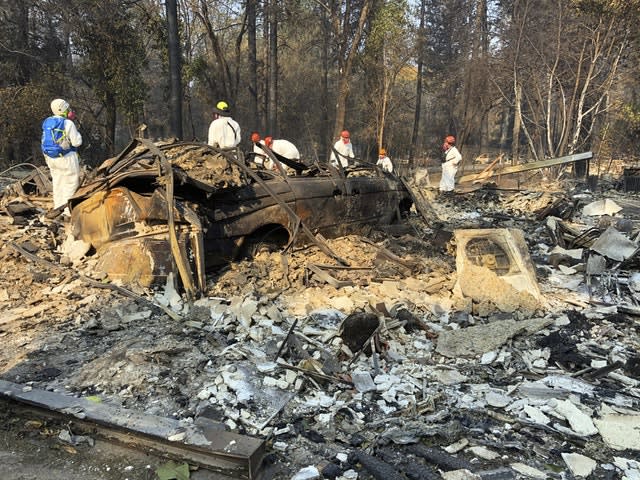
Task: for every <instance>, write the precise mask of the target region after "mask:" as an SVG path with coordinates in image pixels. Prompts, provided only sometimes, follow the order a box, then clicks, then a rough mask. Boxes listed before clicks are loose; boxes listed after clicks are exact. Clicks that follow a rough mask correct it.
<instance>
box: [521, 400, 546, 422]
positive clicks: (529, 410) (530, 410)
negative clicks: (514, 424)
mask: <svg viewBox="0 0 640 480" xmlns="http://www.w3.org/2000/svg"><path fill="white" fill-rule="evenodd" d="M523 410H524V413H526V414H527V416H528V417H529V418H530V419H531V421H533V422H535V423H539V424H541V425H548V424H549V423H551V419H550V418H549V417H547V416H546V415H545V414H544V413H543V412H542V410H540V409H539V408H536V407H532V406H531V405H525V407H524V409H523Z"/></svg>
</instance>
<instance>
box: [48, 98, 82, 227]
mask: <svg viewBox="0 0 640 480" xmlns="http://www.w3.org/2000/svg"><path fill="white" fill-rule="evenodd" d="M50 107H51V112H52V113H53V115H52V116H51V117H47V118H46V119H45V120H44V121H43V122H42V139H41V141H40V144H41V149H42V153H43V154H44V159H45V162H46V163H47V166H48V167H49V171H50V172H51V184H52V187H53V210H52V211H51V212H49V213H48V214H47V217H49V218H55V217H56V216H58V215H59V214H60V213H62V214H63V215H66V216H68V215H69V208H68V207H65V208H64V210H62V207H63V206H65V205H66V204H67V202H68V200H69V199H70V198H71V197H72V196H73V194H74V193H76V190H77V189H78V186H79V185H80V157H79V156H78V152H77V149H78V147H79V146H80V145H82V135H80V132H78V129H77V128H76V124H75V123H74V122H73V120H74V119H75V113H74V112H73V111H72V110H71V107H70V106H69V102H67V101H66V100H63V99H62V98H56V99H55V100H53V101H52V102H51V105H50Z"/></svg>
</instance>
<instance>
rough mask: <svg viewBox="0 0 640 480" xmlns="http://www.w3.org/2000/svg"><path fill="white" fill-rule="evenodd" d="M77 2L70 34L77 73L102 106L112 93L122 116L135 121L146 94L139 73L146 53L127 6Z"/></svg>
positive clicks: (86, 0)
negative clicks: (76, 60) (76, 11)
mask: <svg viewBox="0 0 640 480" xmlns="http://www.w3.org/2000/svg"><path fill="white" fill-rule="evenodd" d="M79 3H80V5H78V7H79V10H78V13H77V18H76V21H75V22H74V25H75V28H74V30H73V31H72V37H71V38H72V41H73V45H74V53H75V54H76V55H78V57H79V61H78V69H79V73H80V75H82V77H84V79H85V81H86V82H87V83H88V84H89V85H90V86H91V88H92V90H93V91H94V92H95V94H96V96H97V98H98V99H100V100H101V101H102V102H103V103H104V104H105V106H107V101H108V99H109V98H111V97H115V99H116V104H117V106H118V109H119V110H120V111H121V112H122V113H123V114H124V115H125V116H126V118H127V119H128V120H129V121H130V122H135V121H138V120H139V117H140V116H141V114H142V108H143V105H144V100H145V95H146V93H145V92H146V85H145V83H144V81H143V79H142V74H141V73H142V67H143V66H144V64H145V61H146V60H145V59H146V54H145V49H144V44H143V41H142V38H141V35H140V29H139V28H136V25H135V24H134V23H133V21H132V20H133V18H132V15H131V9H129V8H128V7H127V6H126V4H124V3H123V2H120V1H117V0H102V1H101V2H95V1H93V0H84V1H80V2H79Z"/></svg>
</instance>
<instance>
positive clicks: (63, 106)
mask: <svg viewBox="0 0 640 480" xmlns="http://www.w3.org/2000/svg"><path fill="white" fill-rule="evenodd" d="M68 110H69V103H68V102H67V101H66V100H63V99H61V98H56V99H55V100H54V101H53V102H51V111H52V112H53V114H54V115H61V116H64V114H65V113H66V112H67V111H68Z"/></svg>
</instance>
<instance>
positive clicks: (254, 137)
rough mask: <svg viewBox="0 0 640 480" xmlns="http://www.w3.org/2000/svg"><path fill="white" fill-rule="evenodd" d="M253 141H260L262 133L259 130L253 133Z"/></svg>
mask: <svg viewBox="0 0 640 480" xmlns="http://www.w3.org/2000/svg"><path fill="white" fill-rule="evenodd" d="M251 141H252V142H253V143H258V142H259V141H260V134H259V133H258V132H253V133H252V134H251Z"/></svg>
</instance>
